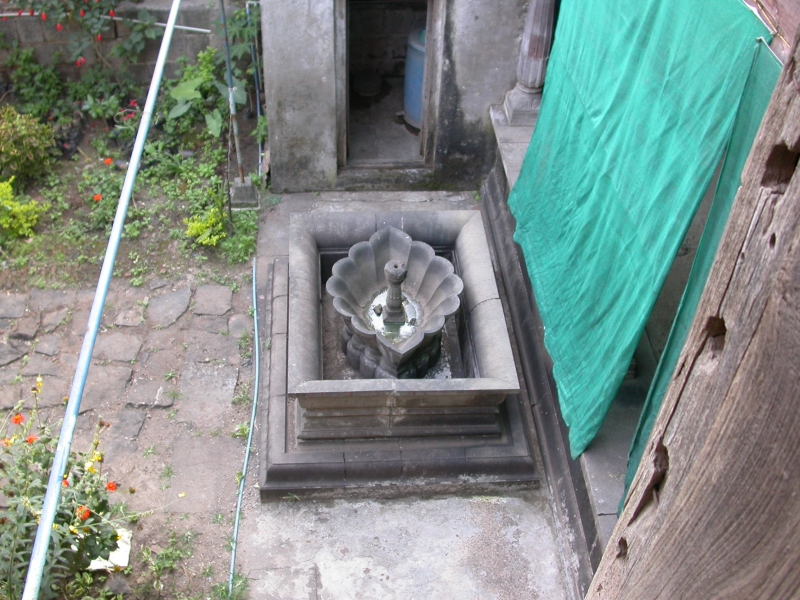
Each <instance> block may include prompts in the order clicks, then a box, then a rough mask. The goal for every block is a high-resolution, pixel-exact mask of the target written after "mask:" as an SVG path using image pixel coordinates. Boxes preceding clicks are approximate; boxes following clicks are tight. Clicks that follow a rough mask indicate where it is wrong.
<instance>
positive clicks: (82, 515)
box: [75, 505, 92, 521]
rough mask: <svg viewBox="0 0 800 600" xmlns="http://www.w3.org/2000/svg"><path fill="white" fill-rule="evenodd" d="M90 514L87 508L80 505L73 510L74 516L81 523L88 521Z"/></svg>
mask: <svg viewBox="0 0 800 600" xmlns="http://www.w3.org/2000/svg"><path fill="white" fill-rule="evenodd" d="M91 514H92V511H90V510H89V507H88V506H83V505H81V506H79V507H78V508H76V509H75V516H76V517H78V518H79V519H80V520H81V521H85V520H86V519H88V518H89V516H90V515H91Z"/></svg>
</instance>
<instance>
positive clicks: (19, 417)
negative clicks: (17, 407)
mask: <svg viewBox="0 0 800 600" xmlns="http://www.w3.org/2000/svg"><path fill="white" fill-rule="evenodd" d="M11 422H12V423H13V424H14V425H22V424H23V423H24V422H25V417H23V416H22V415H21V414H19V413H17V414H15V415H14V416H13V417H11Z"/></svg>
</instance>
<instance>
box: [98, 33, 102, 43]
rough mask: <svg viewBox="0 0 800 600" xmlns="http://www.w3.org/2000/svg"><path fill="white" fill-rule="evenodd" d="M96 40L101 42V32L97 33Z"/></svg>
mask: <svg viewBox="0 0 800 600" xmlns="http://www.w3.org/2000/svg"><path fill="white" fill-rule="evenodd" d="M97 41H98V42H102V41H103V35H102V34H100V33H98V34H97Z"/></svg>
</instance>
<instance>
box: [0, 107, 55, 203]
mask: <svg viewBox="0 0 800 600" xmlns="http://www.w3.org/2000/svg"><path fill="white" fill-rule="evenodd" d="M54 143H55V142H54V139H53V129H52V127H50V125H47V124H41V123H39V122H37V121H36V119H34V118H33V117H31V116H28V115H21V114H19V113H18V112H17V111H16V110H14V108H13V107H12V106H9V105H6V106H4V107H3V108H0V177H13V178H14V180H15V182H16V184H17V185H15V187H17V188H19V185H20V184H25V183H27V182H29V181H32V180H34V179H35V178H36V177H38V176H40V175H44V174H45V173H47V170H48V168H49V166H50V164H51V163H52V161H53V146H54Z"/></svg>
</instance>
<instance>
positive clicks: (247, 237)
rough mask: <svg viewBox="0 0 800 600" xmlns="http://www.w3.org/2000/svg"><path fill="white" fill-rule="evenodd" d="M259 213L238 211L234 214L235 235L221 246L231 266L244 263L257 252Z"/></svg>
mask: <svg viewBox="0 0 800 600" xmlns="http://www.w3.org/2000/svg"><path fill="white" fill-rule="evenodd" d="M257 233H258V213H257V212H255V211H249V210H248V211H237V212H235V213H233V234H232V235H231V236H229V237H227V238H225V239H224V240H222V243H221V244H220V248H221V250H222V255H223V256H224V257H225V260H226V261H228V263H229V264H232V265H234V264H238V263H243V262H245V261H247V260H250V258H252V256H253V253H254V252H255V251H256V235H257Z"/></svg>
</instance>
